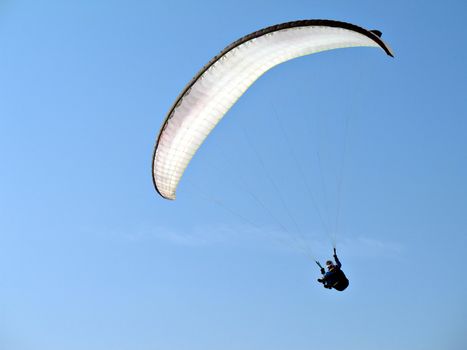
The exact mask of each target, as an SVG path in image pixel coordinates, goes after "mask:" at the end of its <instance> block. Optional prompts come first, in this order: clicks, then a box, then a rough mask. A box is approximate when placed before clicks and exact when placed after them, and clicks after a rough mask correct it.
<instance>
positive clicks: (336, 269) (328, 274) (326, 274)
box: [316, 248, 349, 292]
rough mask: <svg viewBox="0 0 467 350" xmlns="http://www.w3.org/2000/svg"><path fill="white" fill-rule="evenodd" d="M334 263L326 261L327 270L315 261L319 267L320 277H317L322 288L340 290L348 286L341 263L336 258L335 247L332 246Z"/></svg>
mask: <svg viewBox="0 0 467 350" xmlns="http://www.w3.org/2000/svg"><path fill="white" fill-rule="evenodd" d="M333 256H334V260H335V261H336V264H334V263H333V262H332V261H331V260H328V261H326V267H327V269H328V271H325V269H324V267H322V266H321V265H320V263H319V262H316V263H317V264H318V266H319V267H320V269H321V274H322V275H323V277H322V278H318V282H320V283H322V284H323V286H324V288H328V289H332V288H334V289H335V290H338V291H340V292H342V291H343V290H344V289H346V288H347V287H348V286H349V280H348V279H347V277H346V276H345V274H344V271H342V270H341V267H342V264H341V262H340V261H339V259H338V258H337V253H336V248H334V255H333Z"/></svg>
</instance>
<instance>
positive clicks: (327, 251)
mask: <svg viewBox="0 0 467 350" xmlns="http://www.w3.org/2000/svg"><path fill="white" fill-rule="evenodd" d="M123 237H124V238H125V239H128V240H131V241H153V240H157V241H164V242H167V243H170V244H174V245H180V246H191V247H201V246H216V245H217V246H243V247H254V248H257V249H264V248H266V249H273V250H276V251H284V252H288V253H293V254H304V255H307V256H308V257H310V258H317V259H320V260H322V259H326V258H329V257H331V255H332V244H331V239H330V238H329V237H327V236H326V235H325V234H323V233H310V234H307V235H302V234H295V233H291V232H284V231H282V230H278V229H274V228H271V227H266V226H265V227H252V226H249V225H237V226H228V225H212V226H209V225H207V226H198V227H194V228H190V229H185V230H182V229H175V228H169V227H145V228H144V229H139V230H136V231H133V232H131V233H125V234H123ZM337 243H338V244H337V246H338V251H339V252H341V253H343V254H345V255H346V256H347V257H359V258H365V259H376V258H378V259H380V258H386V259H394V260H403V259H404V256H405V251H406V249H405V247H404V246H403V245H402V244H400V243H398V242H394V241H391V240H389V239H384V238H381V237H378V238H375V237H369V236H365V235H354V236H347V237H345V236H344V237H340V238H339V240H338V242H337Z"/></svg>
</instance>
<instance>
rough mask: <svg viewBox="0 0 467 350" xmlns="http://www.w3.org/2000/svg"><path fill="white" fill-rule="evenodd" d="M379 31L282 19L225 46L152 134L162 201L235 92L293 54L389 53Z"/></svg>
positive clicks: (172, 190)
mask: <svg viewBox="0 0 467 350" xmlns="http://www.w3.org/2000/svg"><path fill="white" fill-rule="evenodd" d="M380 37H381V32H380V31H377V30H372V31H371V30H366V29H363V28H361V27H358V26H356V25H353V24H350V23H345V22H338V21H331V20H303V21H295V22H288V23H282V24H278V25H274V26H271V27H268V28H264V29H261V30H259V31H256V32H254V33H251V34H249V35H247V36H245V37H243V38H241V39H239V40H237V41H235V42H233V43H232V44H230V45H229V46H227V47H226V48H225V49H224V50H223V51H221V52H220V53H219V54H218V55H217V56H215V57H214V58H213V59H212V60H211V61H210V62H209V63H208V64H207V65H206V66H205V67H203V68H202V69H201V70H200V71H199V72H198V74H197V75H196V76H195V77H194V78H193V79H192V80H191V81H190V82H189V83H188V85H187V86H186V87H185V88H184V89H183V91H182V92H181V94H180V95H179V96H178V98H177V99H176V101H175V103H174V104H173V106H172V108H171V109H170V110H169V112H168V114H167V117H166V119H165V121H164V123H163V124H162V128H161V130H160V133H159V135H158V137H157V141H156V145H155V148H154V157H153V166H152V170H153V182H154V186H155V189H156V190H157V192H158V193H159V194H160V195H161V196H162V197H164V198H166V199H175V192H176V189H177V186H178V184H179V182H180V180H181V177H182V176H183V173H184V171H185V169H186V167H187V166H188V164H189V162H190V161H191V159H192V157H193V156H194V154H195V153H196V151H197V150H198V148H199V147H200V146H201V144H202V143H203V141H204V140H205V139H206V137H207V136H208V135H209V133H210V132H211V131H212V129H213V128H214V127H215V126H216V125H217V123H218V122H219V121H220V120H221V119H222V117H223V116H224V115H225V114H226V113H227V111H228V110H229V109H230V108H231V107H232V106H233V105H234V104H235V102H236V101H237V100H238V99H239V98H240V97H241V95H242V94H243V93H244V92H245V91H246V90H247V89H248V88H249V87H250V86H251V85H252V84H253V83H254V82H255V81H256V80H257V79H258V78H259V77H260V76H261V75H262V74H264V73H265V72H267V71H268V70H269V69H271V68H272V67H274V66H276V65H278V64H280V63H282V62H285V61H288V60H291V59H293V58H296V57H300V56H305V55H310V54H314V53H317V52H321V51H327V50H333V49H338V48H346V47H359V46H367V47H377V48H378V47H379V48H381V49H383V50H384V52H385V53H386V54H387V55H389V56H393V54H392V51H391V49H390V48H389V47H388V46H387V45H386V44H385V43H384V42H383V41H382V40H381V38H380Z"/></svg>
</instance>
